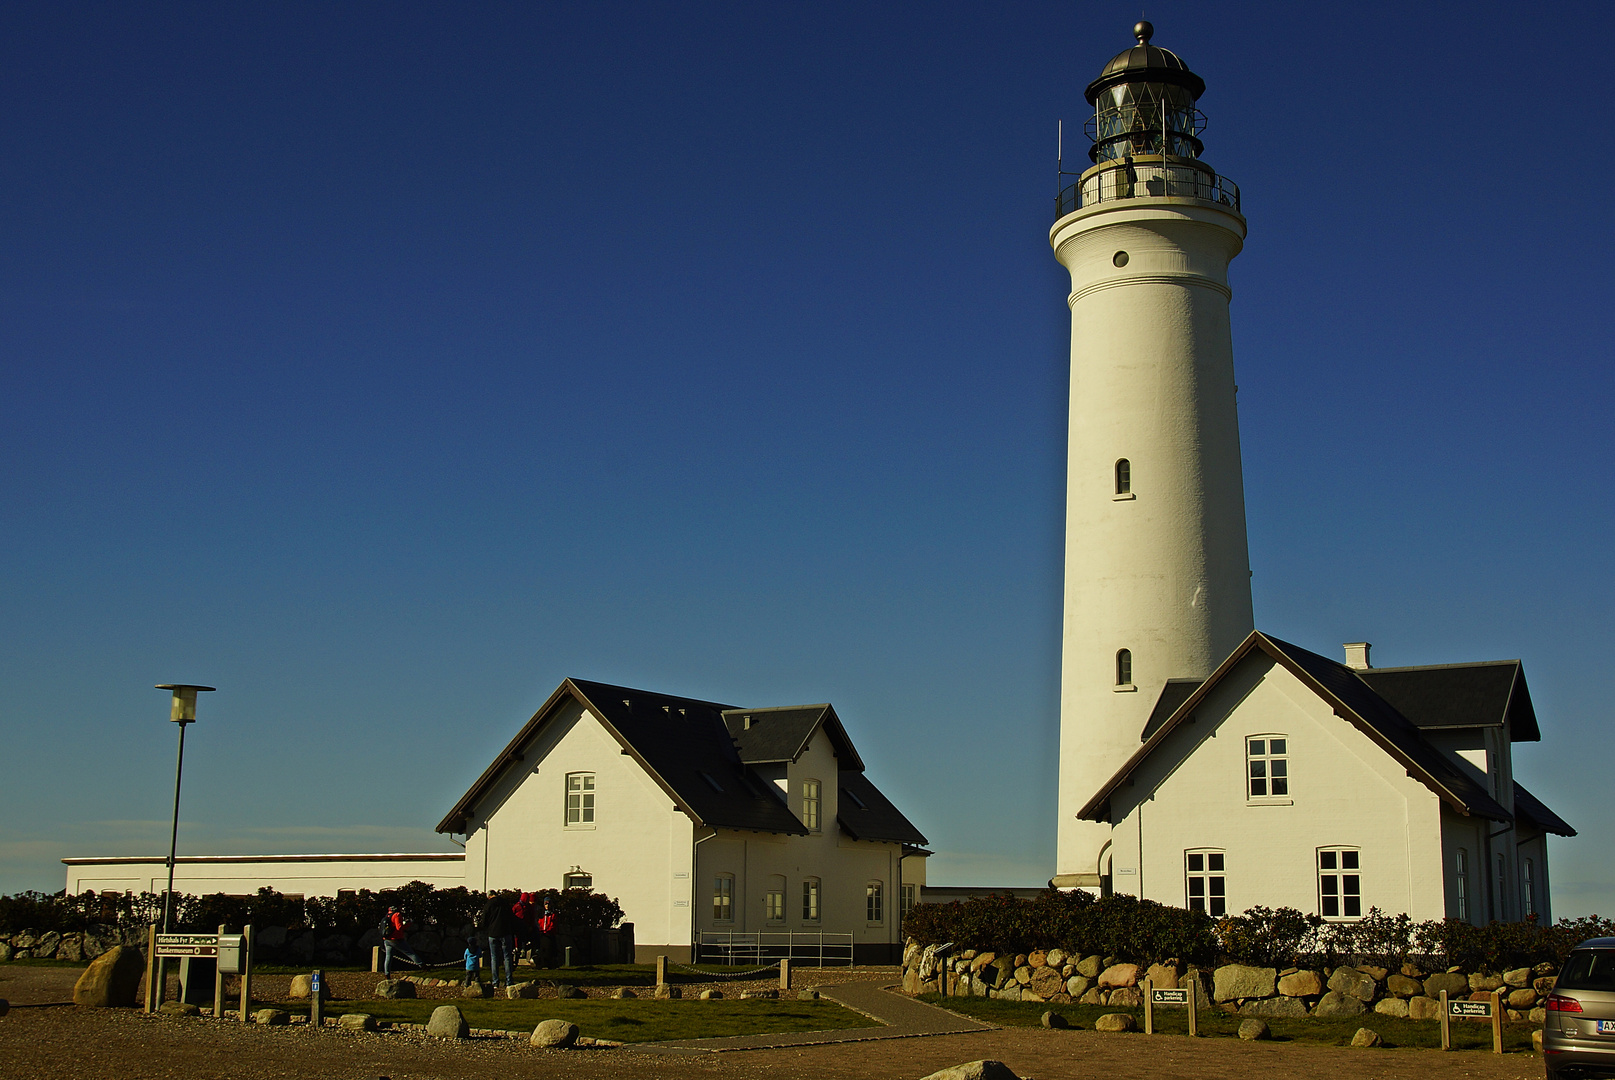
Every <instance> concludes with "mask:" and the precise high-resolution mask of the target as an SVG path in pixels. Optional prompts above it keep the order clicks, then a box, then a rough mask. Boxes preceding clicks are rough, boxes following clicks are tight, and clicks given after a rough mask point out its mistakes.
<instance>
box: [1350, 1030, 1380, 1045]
mask: <svg viewBox="0 0 1615 1080" xmlns="http://www.w3.org/2000/svg"><path fill="white" fill-rule="evenodd" d="M1382 1042H1384V1040H1383V1039H1381V1038H1380V1037H1379V1032H1377V1031H1372V1030H1370V1029H1368V1028H1358V1029H1357V1034H1355V1035H1353V1036H1352V1037H1351V1044H1352V1045H1353V1046H1379V1045H1380V1044H1381V1043H1382Z"/></svg>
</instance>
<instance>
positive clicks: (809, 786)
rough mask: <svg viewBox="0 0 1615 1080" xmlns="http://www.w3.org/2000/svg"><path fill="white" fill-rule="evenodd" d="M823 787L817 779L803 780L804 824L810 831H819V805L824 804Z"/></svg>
mask: <svg viewBox="0 0 1615 1080" xmlns="http://www.w3.org/2000/svg"><path fill="white" fill-rule="evenodd" d="M823 790H824V789H823V788H822V787H820V786H819V782H818V781H817V780H804V781H802V824H803V825H806V826H807V827H808V830H809V831H810V832H818V831H819V807H820V806H821V805H822V803H823V801H824V799H823V794H822V793H823Z"/></svg>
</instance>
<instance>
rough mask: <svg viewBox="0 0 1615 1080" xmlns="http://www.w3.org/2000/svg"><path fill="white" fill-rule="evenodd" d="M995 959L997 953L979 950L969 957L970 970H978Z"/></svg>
mask: <svg viewBox="0 0 1615 1080" xmlns="http://www.w3.org/2000/svg"><path fill="white" fill-rule="evenodd" d="M997 959H998V954H997V953H995V952H979V953H977V954H976V955H975V956H972V957H971V958H970V970H971V971H972V972H978V971H980V970H981V969H982V968H984V967H986V966H987V965H989V964H991V963H992V962H993V961H994V960H997Z"/></svg>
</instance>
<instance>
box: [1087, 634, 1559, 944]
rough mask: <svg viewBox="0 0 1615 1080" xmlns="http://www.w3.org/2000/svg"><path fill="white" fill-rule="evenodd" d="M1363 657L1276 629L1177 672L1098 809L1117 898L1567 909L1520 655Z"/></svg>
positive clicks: (1479, 918) (1358, 649)
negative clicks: (1198, 670) (1516, 757)
mask: <svg viewBox="0 0 1615 1080" xmlns="http://www.w3.org/2000/svg"><path fill="white" fill-rule="evenodd" d="M1347 657H1348V659H1349V660H1350V661H1351V664H1352V666H1347V665H1344V664H1338V663H1335V662H1334V661H1332V660H1328V659H1326V658H1324V657H1322V656H1319V655H1317V654H1316V653H1312V652H1308V651H1307V650H1305V649H1302V648H1298V647H1297V646H1294V645H1290V644H1288V643H1286V642H1283V641H1280V640H1278V639H1277V638H1273V637H1270V636H1268V635H1266V634H1263V633H1261V632H1259V631H1256V632H1252V633H1251V634H1250V636H1249V637H1247V638H1246V639H1245V641H1244V642H1243V643H1242V644H1241V645H1240V646H1239V648H1237V649H1236V650H1234V653H1233V654H1232V655H1231V656H1230V657H1229V658H1228V659H1227V660H1225V661H1224V662H1223V663H1222V665H1221V666H1219V667H1218V668H1217V670H1216V671H1215V672H1214V673H1213V674H1212V675H1211V677H1210V678H1208V679H1205V680H1199V679H1184V680H1174V681H1172V682H1170V683H1168V684H1167V686H1166V688H1165V689H1164V690H1163V691H1162V692H1161V694H1160V696H1159V698H1158V699H1157V701H1156V705H1155V711H1154V714H1153V715H1152V716H1151V718H1150V720H1149V722H1148V723H1147V724H1146V726H1145V728H1144V731H1143V735H1142V745H1141V746H1139V747H1138V749H1137V752H1136V753H1134V754H1133V755H1132V757H1131V758H1130V759H1129V760H1128V761H1127V763H1126V764H1125V765H1123V766H1122V767H1121V769H1120V770H1119V771H1117V772H1116V774H1115V775H1114V776H1113V777H1111V778H1110V780H1109V781H1108V782H1107V783H1106V784H1105V785H1104V786H1103V787H1101V788H1100V790H1099V792H1098V793H1097V794H1096V795H1095V796H1094V797H1093V798H1092V799H1090V800H1089V802H1088V803H1087V805H1086V806H1084V807H1083V808H1082V810H1081V814H1082V817H1083V818H1084V819H1085V820H1090V821H1095V822H1102V823H1107V824H1109V826H1110V844H1109V846H1108V848H1107V849H1106V851H1105V853H1104V855H1103V856H1102V873H1103V876H1104V879H1105V882H1106V883H1107V885H1108V887H1109V888H1110V889H1112V890H1114V891H1116V892H1121V893H1129V894H1132V895H1136V896H1140V897H1146V898H1148V899H1151V900H1156V901H1159V902H1161V903H1165V904H1173V905H1177V906H1187V907H1194V908H1199V909H1200V910H1203V911H1207V912H1208V913H1210V914H1213V915H1220V914H1223V913H1224V912H1240V911H1244V910H1246V909H1247V908H1250V907H1252V906H1255V905H1263V906H1265V907H1273V908H1276V907H1291V908H1296V909H1298V910H1301V911H1304V912H1316V913H1318V914H1320V915H1322V916H1323V917H1324V918H1326V919H1337V918H1338V919H1353V918H1357V917H1359V916H1361V915H1363V914H1366V913H1367V911H1368V910H1369V909H1370V908H1373V907H1377V908H1379V909H1380V910H1382V911H1385V912H1387V913H1391V914H1396V913H1401V912H1406V913H1407V914H1408V915H1410V916H1412V917H1413V918H1414V919H1415V920H1424V919H1442V918H1457V919H1463V920H1466V921H1468V922H1472V923H1477V924H1479V923H1485V922H1487V921H1489V920H1492V919H1499V920H1518V919H1523V918H1527V917H1530V916H1533V915H1534V916H1535V917H1536V918H1537V919H1538V920H1539V921H1540V922H1542V923H1544V924H1546V923H1548V922H1551V921H1552V912H1551V909H1550V905H1549V899H1548V896H1549V892H1548V886H1549V878H1548V850H1547V834H1548V833H1555V834H1558V835H1560V836H1574V835H1575V830H1573V829H1571V828H1570V826H1569V825H1567V824H1565V822H1564V821H1562V820H1561V819H1560V818H1559V817H1558V816H1557V815H1556V814H1554V813H1553V811H1551V810H1549V809H1548V808H1547V807H1546V806H1544V805H1543V804H1542V803H1541V802H1539V801H1538V800H1537V799H1536V798H1535V797H1533V796H1532V795H1531V794H1530V793H1529V792H1527V791H1526V790H1525V789H1524V788H1523V787H1521V786H1520V785H1519V784H1518V783H1517V782H1516V781H1515V780H1514V775H1513V750H1512V747H1513V744H1514V743H1517V742H1535V741H1538V740H1539V739H1540V738H1541V736H1540V734H1539V733H1538V730H1537V721H1536V714H1535V712H1534V711H1533V709H1532V707H1531V695H1530V692H1529V691H1528V690H1527V688H1526V685H1525V673H1524V670H1523V669H1522V667H1521V665H1520V663H1519V661H1517V660H1507V661H1498V662H1491V663H1478V664H1443V665H1438V666H1432V667H1407V668H1378V669H1376V668H1371V667H1369V666H1368V646H1367V645H1366V644H1358V645H1348V646H1347Z"/></svg>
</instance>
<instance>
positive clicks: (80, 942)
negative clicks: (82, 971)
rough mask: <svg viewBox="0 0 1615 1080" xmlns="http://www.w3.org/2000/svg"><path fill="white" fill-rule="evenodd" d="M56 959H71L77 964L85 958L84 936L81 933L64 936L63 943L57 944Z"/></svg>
mask: <svg viewBox="0 0 1615 1080" xmlns="http://www.w3.org/2000/svg"><path fill="white" fill-rule="evenodd" d="M56 959H58V960H71V961H72V962H73V963H75V964H77V963H79V962H80V961H82V960H83V959H84V937H83V935H81V934H68V935H66V936H65V937H63V938H62V943H61V944H60V945H58V946H56Z"/></svg>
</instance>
